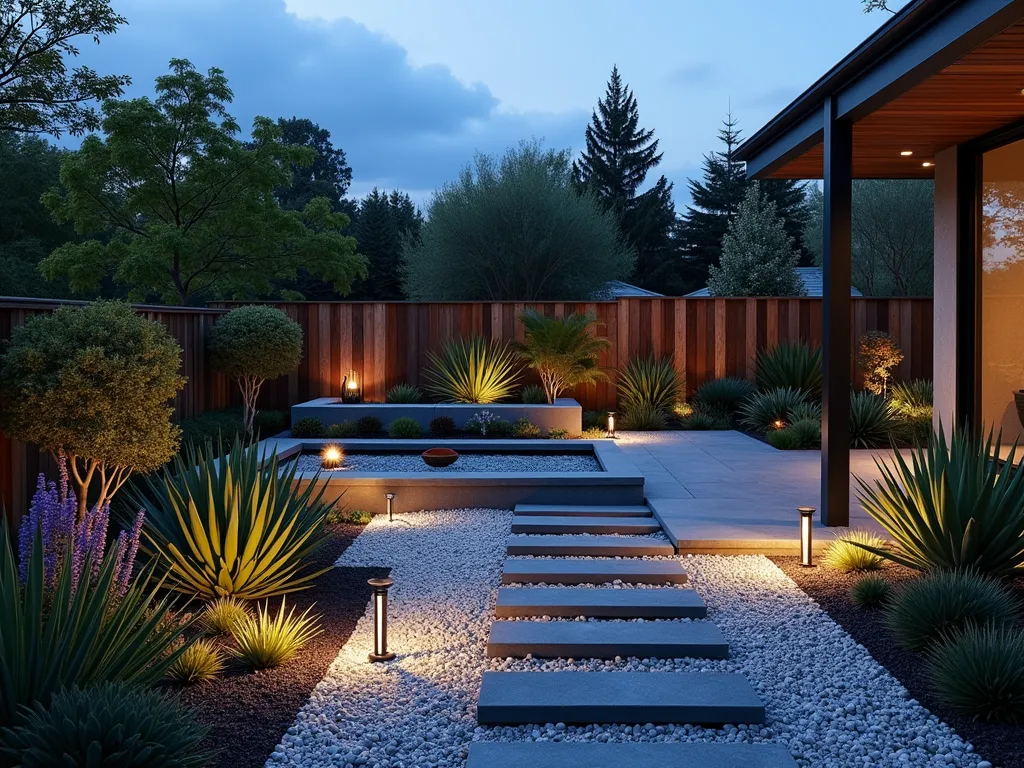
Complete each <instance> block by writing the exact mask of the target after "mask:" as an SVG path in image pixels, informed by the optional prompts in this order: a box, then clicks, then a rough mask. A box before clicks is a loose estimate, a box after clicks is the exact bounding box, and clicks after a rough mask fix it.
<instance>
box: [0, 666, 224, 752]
mask: <svg viewBox="0 0 1024 768" xmlns="http://www.w3.org/2000/svg"><path fill="white" fill-rule="evenodd" d="M207 733H208V729H206V728H204V727H202V726H200V725H199V724H198V723H197V722H196V719H195V714H194V712H193V711H192V710H191V709H188V708H186V707H184V706H182V705H181V704H180V703H179V702H178V701H177V700H176V699H175V698H173V697H171V696H168V695H166V694H163V693H160V692H159V691H156V690H152V689H147V688H141V687H137V686H130V685H125V684H123V683H100V684H98V685H94V686H91V687H88V688H79V687H75V686H73V687H71V688H69V689H67V690H62V691H60V692H58V693H55V694H54V696H53V699H52V700H51V701H50V703H49V706H45V705H43V704H42V703H40V704H37V705H36V706H35V707H34V708H33V709H32V710H31V711H30V712H28V713H27V714H26V716H25V718H24V721H23V722H22V723H21V724H20V725H18V726H17V727H15V728H11V729H5V730H4V731H3V733H2V737H0V743H2V744H4V745H5V746H4V747H3V748H2V749H0V755H2V756H3V757H6V758H7V759H9V760H11V761H12V762H13V763H16V764H17V765H19V766H24V767H25V768H53V766H146V768H201V767H202V766H205V765H208V764H209V763H210V761H211V760H212V759H213V758H214V757H215V754H216V753H215V752H212V751H210V750H207V749H204V748H203V747H202V742H203V739H205V738H206V735H207Z"/></svg>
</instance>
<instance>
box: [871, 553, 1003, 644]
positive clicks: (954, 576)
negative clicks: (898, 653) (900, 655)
mask: <svg viewBox="0 0 1024 768" xmlns="http://www.w3.org/2000/svg"><path fill="white" fill-rule="evenodd" d="M1017 615H1018V606H1017V601H1016V600H1015V599H1014V597H1013V595H1012V594H1011V593H1010V592H1009V591H1007V589H1006V588H1005V587H1003V585H1002V584H1000V583H999V582H997V581H995V580H993V579H990V578H988V577H986V576H981V575H980V574H977V573H974V572H971V571H933V572H931V573H927V574H925V575H924V576H921V577H920V578H918V579H915V580H914V581H911V582H909V583H908V584H906V585H905V586H904V587H902V588H901V589H900V590H899V591H897V593H896V594H895V595H894V597H893V599H892V601H891V602H890V603H889V605H888V606H886V609H885V622H886V624H887V625H888V626H889V628H890V629H891V630H892V632H893V634H895V635H896V639H897V640H898V641H899V643H900V645H902V646H903V647H904V648H907V649H909V650H912V651H922V650H924V649H925V648H927V647H929V646H930V645H931V644H932V643H934V642H936V641H938V640H940V639H941V638H942V637H943V635H946V634H949V633H950V632H953V631H955V630H958V629H963V628H964V627H967V626H969V625H975V626H981V625H984V624H988V623H991V624H993V625H994V626H997V627H1003V626H1012V625H1013V623H1014V622H1015V621H1016V620H1017Z"/></svg>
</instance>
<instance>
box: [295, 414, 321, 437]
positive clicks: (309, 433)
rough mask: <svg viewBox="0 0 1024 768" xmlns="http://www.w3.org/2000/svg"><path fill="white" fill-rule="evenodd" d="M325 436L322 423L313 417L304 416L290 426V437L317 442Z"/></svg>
mask: <svg viewBox="0 0 1024 768" xmlns="http://www.w3.org/2000/svg"><path fill="white" fill-rule="evenodd" d="M326 436H327V430H326V429H324V423H323V422H322V421H320V419H318V418H315V417H313V416H305V417H304V418H301V419H298V420H296V422H295V423H294V424H292V437H299V438H306V439H309V440H319V439H321V438H323V437H326Z"/></svg>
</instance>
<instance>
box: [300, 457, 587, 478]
mask: <svg viewBox="0 0 1024 768" xmlns="http://www.w3.org/2000/svg"><path fill="white" fill-rule="evenodd" d="M296 461H298V463H299V472H316V471H317V470H318V469H320V455H319V454H317V453H303V454H301V455H300V456H299V457H298V458H297V459H296ZM346 471H349V472H429V473H435V472H531V473H537V472H601V471H602V469H601V465H600V463H598V461H597V459H596V458H595V457H594V455H593V454H582V453H462V454H460V456H459V460H458V461H456V462H455V463H454V464H452V465H450V466H447V467H428V466H427V465H426V463H425V462H424V461H423V459H422V458H421V457H420V454H419V453H398V452H388V453H346V454H345V463H344V465H343V466H342V468H341V469H337V470H327V472H328V473H329V474H333V473H335V472H346Z"/></svg>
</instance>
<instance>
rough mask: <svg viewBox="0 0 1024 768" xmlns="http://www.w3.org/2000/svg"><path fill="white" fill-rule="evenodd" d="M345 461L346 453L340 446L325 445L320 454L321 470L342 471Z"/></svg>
mask: <svg viewBox="0 0 1024 768" xmlns="http://www.w3.org/2000/svg"><path fill="white" fill-rule="evenodd" d="M344 461H345V452H344V451H343V450H342V449H341V446H340V445H325V446H324V449H323V450H322V451H321V452H320V468H321V469H341V464H342V462H344Z"/></svg>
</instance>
